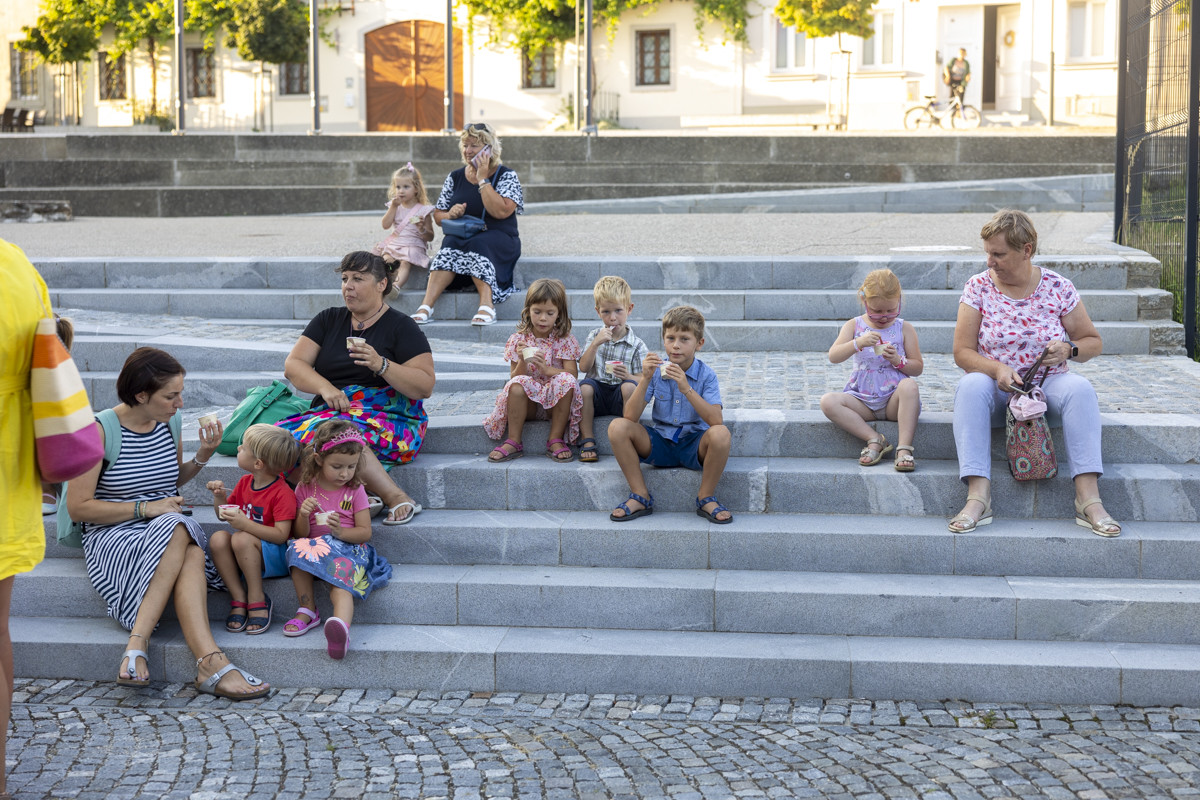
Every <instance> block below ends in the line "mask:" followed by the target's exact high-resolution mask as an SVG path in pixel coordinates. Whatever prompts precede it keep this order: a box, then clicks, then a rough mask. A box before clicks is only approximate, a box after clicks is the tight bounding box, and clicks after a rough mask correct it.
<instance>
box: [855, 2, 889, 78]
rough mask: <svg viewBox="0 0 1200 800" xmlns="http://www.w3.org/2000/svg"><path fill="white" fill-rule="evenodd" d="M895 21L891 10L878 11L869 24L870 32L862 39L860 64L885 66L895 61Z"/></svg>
mask: <svg viewBox="0 0 1200 800" xmlns="http://www.w3.org/2000/svg"><path fill="white" fill-rule="evenodd" d="M895 21H896V15H895V14H894V13H892V12H891V11H880V12H879V13H878V14H876V15H875V21H874V22H873V23H872V25H871V29H872V31H873V32H872V34H871V35H870V36H869V37H867V38H866V39H863V51H862V65H863V66H864V67H886V66H890V65H892V64H894V63H896V58H895V42H896V37H895V27H896V26H895Z"/></svg>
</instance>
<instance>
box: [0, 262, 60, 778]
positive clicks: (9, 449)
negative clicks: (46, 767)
mask: <svg viewBox="0 0 1200 800" xmlns="http://www.w3.org/2000/svg"><path fill="white" fill-rule="evenodd" d="M39 300H40V302H39ZM49 307H50V295H49V293H48V292H47V291H46V283H45V281H43V280H42V276H41V275H39V274H38V271H37V270H36V269H34V268H33V265H32V264H30V263H29V259H28V258H26V257H25V254H24V253H23V252H22V251H21V248H19V247H17V246H16V245H14V244H10V243H8V242H6V241H4V240H3V239H0V308H3V309H4V313H3V314H0V798H7V797H8V796H9V794H8V791H7V783H6V780H7V776H6V775H5V773H4V769H3V764H4V758H5V752H4V744H5V742H4V739H5V737H4V735H3V732H5V731H7V730H8V721H9V716H10V714H11V712H12V692H13V651H12V637H11V636H10V635H9V632H8V612H9V606H10V604H11V600H12V588H13V576H15V575H16V574H17V573H19V572H28V571H29V570H31V569H33V568H34V567H35V566H37V564H38V563H39V562H40V561H41V560H42V558H43V557H44V556H45V554H46V533H45V529H44V528H43V527H42V501H41V494H42V484H41V479H40V477H39V475H38V469H37V457H36V454H35V451H34V446H33V403H32V401H31V400H30V397H29V371H30V363H31V361H32V358H33V339H34V336H35V335H36V333H37V324H38V320H39V319H41V318H42V316H44V312H43V311H42V309H43V308H49Z"/></svg>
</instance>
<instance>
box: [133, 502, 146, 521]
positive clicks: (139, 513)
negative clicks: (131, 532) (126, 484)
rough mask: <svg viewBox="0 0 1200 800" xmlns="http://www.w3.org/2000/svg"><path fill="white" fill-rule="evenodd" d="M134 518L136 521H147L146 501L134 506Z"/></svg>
mask: <svg viewBox="0 0 1200 800" xmlns="http://www.w3.org/2000/svg"><path fill="white" fill-rule="evenodd" d="M133 518H134V519H145V518H146V501H145V500H138V501H137V502H136V503H134V504H133Z"/></svg>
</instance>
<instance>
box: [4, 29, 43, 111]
mask: <svg viewBox="0 0 1200 800" xmlns="http://www.w3.org/2000/svg"><path fill="white" fill-rule="evenodd" d="M8 47H9V50H8V53H9V66H10V71H9V75H10V76H11V78H12V96H13V98H14V99H17V100H36V99H37V96H38V70H37V64H36V63H35V62H34V54H33V53H24V52H22V51H20V50H18V49H17V45H16V44H15V43H14V44H10V45H9V46H8Z"/></svg>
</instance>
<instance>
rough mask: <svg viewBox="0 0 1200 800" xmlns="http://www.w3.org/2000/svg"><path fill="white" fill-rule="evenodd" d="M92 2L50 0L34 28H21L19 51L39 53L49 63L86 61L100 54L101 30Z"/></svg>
mask: <svg viewBox="0 0 1200 800" xmlns="http://www.w3.org/2000/svg"><path fill="white" fill-rule="evenodd" d="M90 12H91V8H90V3H89V2H88V0H49V2H47V3H46V4H45V6H44V7H43V10H42V13H41V14H39V15H38V18H37V21H36V22H35V23H34V24H33V25H31V26H30V25H26V26H24V27H22V28H21V33H23V34H24V35H25V38H24V39H22V40H20V41H18V42H17V49H19V50H23V51H24V52H26V53H36V54H37V55H39V56H41V58H42V60H43V61H45V62H46V63H48V64H73V63H75V62H76V61H86V60H88V59H89V58H91V56H92V53H94V52H96V45H97V43H98V42H99V41H100V30H99V27H98V26H97V25H96V22H95V19H94V18H93V15H92V14H91V13H90Z"/></svg>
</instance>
